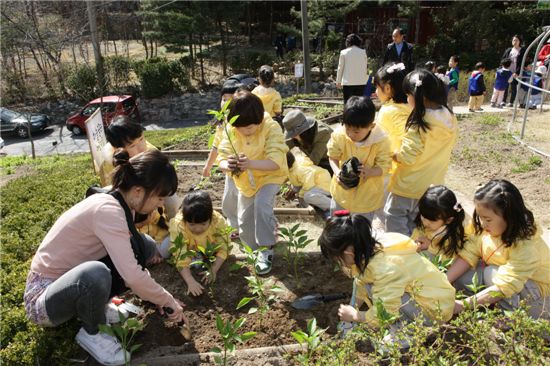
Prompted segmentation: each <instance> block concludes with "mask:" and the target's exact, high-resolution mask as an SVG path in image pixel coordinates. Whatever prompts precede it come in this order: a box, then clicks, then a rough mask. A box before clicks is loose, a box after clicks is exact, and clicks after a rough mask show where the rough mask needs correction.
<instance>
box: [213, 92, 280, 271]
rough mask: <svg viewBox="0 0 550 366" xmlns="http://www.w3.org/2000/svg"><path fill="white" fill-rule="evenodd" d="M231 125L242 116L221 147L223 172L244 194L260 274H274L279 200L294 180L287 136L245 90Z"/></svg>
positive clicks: (247, 234) (244, 224) (247, 237)
mask: <svg viewBox="0 0 550 366" xmlns="http://www.w3.org/2000/svg"><path fill="white" fill-rule="evenodd" d="M229 109H230V112H229V115H228V117H227V118H228V120H229V121H231V120H232V118H233V117H235V116H238V118H237V119H236V121H234V123H233V125H232V126H231V131H230V133H229V136H224V138H223V140H222V142H221V143H220V146H219V150H218V152H219V157H218V159H219V164H218V165H219V167H220V168H221V169H222V170H224V171H226V172H228V173H230V174H231V177H232V179H233V182H234V183H235V186H236V187H237V190H238V191H239V193H238V209H237V211H238V225H239V235H240V238H241V240H242V241H243V242H244V243H246V244H247V245H248V246H249V247H251V248H252V249H254V250H256V249H259V248H260V247H262V250H260V251H259V253H258V260H257V263H256V272H257V273H259V274H266V273H269V272H270V271H271V266H272V260H273V249H272V248H273V246H274V245H275V243H276V241H277V234H276V224H277V220H276V218H275V215H274V213H273V206H274V204H275V196H276V195H277V193H278V192H279V189H280V186H281V184H283V183H284V182H285V181H286V179H287V177H288V167H287V162H286V152H287V151H288V147H287V145H286V143H285V139H284V136H283V132H282V130H281V128H280V127H279V125H278V124H277V122H275V121H273V119H271V117H270V116H269V114H267V113H264V107H263V105H262V102H261V100H260V98H258V97H257V96H256V95H254V94H252V93H250V92H248V91H245V90H241V91H238V92H237V93H235V95H234V96H233V99H232V100H231V104H230V106H229Z"/></svg>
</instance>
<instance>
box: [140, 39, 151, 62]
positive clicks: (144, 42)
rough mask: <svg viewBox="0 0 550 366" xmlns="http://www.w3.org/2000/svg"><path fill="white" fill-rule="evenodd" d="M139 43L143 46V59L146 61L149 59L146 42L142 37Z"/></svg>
mask: <svg viewBox="0 0 550 366" xmlns="http://www.w3.org/2000/svg"><path fill="white" fill-rule="evenodd" d="M141 43H142V44H143V48H145V59H146V60H147V59H148V58H149V48H148V47H147V40H146V39H145V38H144V37H142V38H141Z"/></svg>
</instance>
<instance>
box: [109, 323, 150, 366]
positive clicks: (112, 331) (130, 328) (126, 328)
mask: <svg viewBox="0 0 550 366" xmlns="http://www.w3.org/2000/svg"><path fill="white" fill-rule="evenodd" d="M118 316H119V318H120V323H118V324H111V325H110V326H109V325H106V324H99V331H100V332H102V333H105V334H108V335H110V336H112V337H117V338H118V340H119V342H120V345H121V346H122V348H124V349H125V350H126V351H128V353H129V354H130V355H131V354H132V353H134V352H135V351H136V350H137V349H138V348H139V347H141V344H134V345H132V341H133V339H134V336H135V335H136V334H137V333H138V332H140V331H142V330H143V329H144V328H145V323H144V322H143V320H138V319H136V318H128V319H125V318H124V316H122V314H120V313H119V314H118ZM124 363H125V364H126V365H130V360H129V359H127V356H126V353H124Z"/></svg>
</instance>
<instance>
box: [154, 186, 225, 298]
mask: <svg viewBox="0 0 550 366" xmlns="http://www.w3.org/2000/svg"><path fill="white" fill-rule="evenodd" d="M227 228H228V225H227V223H226V222H225V219H224V218H223V216H222V215H221V214H219V213H217V212H215V211H214V210H213V207H212V200H211V199H210V196H209V195H208V193H206V192H205V191H192V192H190V193H188V194H187V195H186V196H185V198H184V199H183V205H182V209H181V212H180V213H178V214H177V215H176V217H174V218H173V219H172V220H170V226H169V231H170V238H169V240H168V242H166V241H165V242H164V243H163V247H162V249H161V252H163V253H166V252H168V249H169V248H171V247H173V245H174V242H175V241H176V239H177V238H178V236H180V235H181V236H182V239H183V243H184V248H183V251H181V252H180V251H175V250H174V249H172V252H173V254H174V255H176V256H177V257H178V258H176V268H177V269H178V270H179V272H180V275H181V277H182V278H183V280H184V281H185V283H186V284H187V294H191V295H193V296H199V295H200V294H202V291H203V290H204V287H203V285H201V284H200V283H199V282H198V281H197V280H195V278H194V277H193V274H192V273H191V268H190V267H191V263H192V262H193V260H194V259H197V258H196V257H195V256H194V255H193V254H198V247H199V246H200V247H202V248H206V247H207V245H208V244H215V245H217V246H218V249H217V251H216V260H215V261H214V263H213V265H212V268H211V273H210V276H209V275H207V273H203V274H202V279H201V282H202V283H203V284H208V283H211V282H213V281H215V280H216V274H217V273H218V271H219V270H220V268H221V266H222V264H223V262H224V261H225V259H226V258H227V255H228V254H229V253H228V252H229V243H230V238H229V235H230V234H229V231H228V230H227ZM190 251H193V252H190ZM194 257H195V258H194Z"/></svg>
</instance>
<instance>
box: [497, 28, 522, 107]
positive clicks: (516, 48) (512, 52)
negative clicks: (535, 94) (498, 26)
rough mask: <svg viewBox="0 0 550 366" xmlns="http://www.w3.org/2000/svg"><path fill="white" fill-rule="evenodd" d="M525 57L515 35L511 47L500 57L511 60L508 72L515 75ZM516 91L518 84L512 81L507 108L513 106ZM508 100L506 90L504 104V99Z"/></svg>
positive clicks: (518, 71)
mask: <svg viewBox="0 0 550 366" xmlns="http://www.w3.org/2000/svg"><path fill="white" fill-rule="evenodd" d="M524 55H525V47H522V45H521V38H520V37H519V36H518V35H517V34H516V35H514V36H513V37H512V47H510V48H507V49H506V51H504V54H503V55H502V57H501V59H505V58H509V59H510V60H512V64H511V65H510V71H512V72H513V73H515V74H516V75H519V74H520V73H521V60H523V56H524ZM517 89H518V82H517V81H516V80H515V79H514V80H513V81H512V82H511V83H510V103H509V104H508V106H509V107H511V106H512V105H513V104H514V100H515V99H516V92H517ZM507 98H508V89H506V90H505V91H504V99H503V101H504V103H506V99H507Z"/></svg>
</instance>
